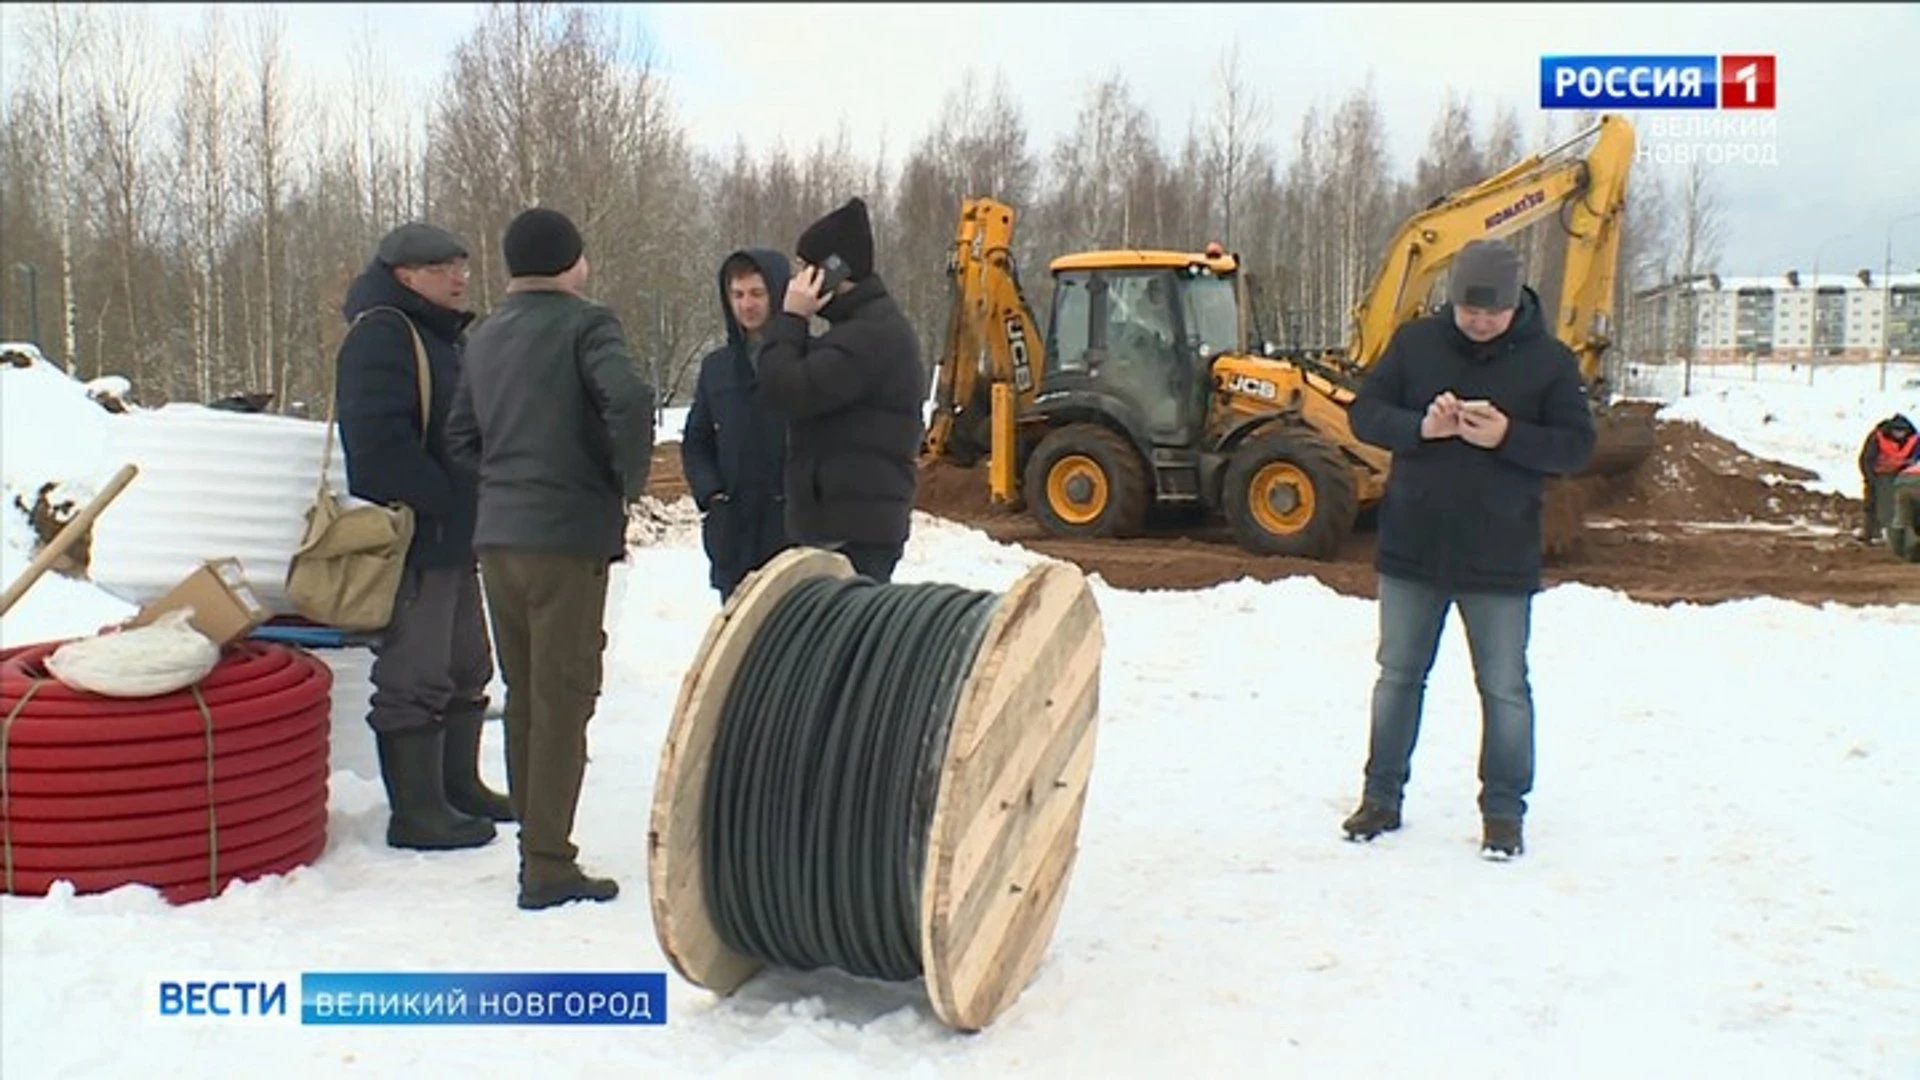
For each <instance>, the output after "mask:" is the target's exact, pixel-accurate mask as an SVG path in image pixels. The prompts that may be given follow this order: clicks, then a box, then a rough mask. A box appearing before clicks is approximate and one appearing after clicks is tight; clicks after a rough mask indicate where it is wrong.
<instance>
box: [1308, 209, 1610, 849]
mask: <svg viewBox="0 0 1920 1080" xmlns="http://www.w3.org/2000/svg"><path fill="white" fill-rule="evenodd" d="M1348 415H1349V420H1350V422H1351V423H1352V425H1353V432H1354V434H1355V435H1357V436H1359V437H1360V438H1361V439H1364V440H1366V441H1367V442H1369V443H1372V444H1374V445H1376V446H1380V447H1383V448H1385V449H1387V450H1390V451H1392V453H1393V468H1392V472H1391V475H1390V476H1389V478H1388V480H1387V492H1386V497H1385V499H1384V501H1383V502H1382V504H1381V507H1380V514H1379V539H1378V542H1377V546H1376V548H1375V560H1374V561H1375V568H1376V569H1377V570H1378V572H1379V593H1380V599H1379V619H1380V642H1379V649H1378V653H1379V655H1378V662H1379V665H1380V674H1379V678H1378V681H1377V682H1376V683H1375V685H1374V689H1373V697H1372V728H1371V733H1370V745H1369V749H1368V756H1367V763H1366V769H1365V779H1366V783H1365V789H1364V792H1363V794H1362V796H1361V803H1360V807H1359V809H1357V810H1356V811H1355V812H1354V813H1353V814H1352V816H1350V817H1348V818H1347V820H1346V821H1345V823H1344V824H1343V826H1342V828H1343V829H1344V831H1345V832H1346V834H1347V836H1348V838H1349V839H1365V840H1372V839H1373V838H1374V837H1376V836H1378V835H1380V834H1381V833H1383V832H1391V831H1393V830H1395V829H1398V828H1399V827H1400V808H1401V797H1402V794H1403V793H1404V790H1405V788H1406V785H1407V781H1408V778H1409V776H1410V774H1411V762H1412V757H1413V747H1414V741H1415V738H1416V737H1417V736H1418V734H1419V731H1420V718H1421V709H1422V704H1423V701H1424V697H1425V688H1426V681H1427V674H1428V672H1429V671H1430V670H1431V668H1432V667H1433V660H1434V654H1435V652H1436V651H1437V650H1438V648H1439V642H1440V636H1441V632H1442V631H1443V630H1444V628H1445V626H1446V619H1447V613H1448V611H1449V609H1451V608H1454V607H1458V608H1459V610H1460V620H1461V622H1462V623H1463V624H1464V625H1465V627H1466V634H1467V644H1468V647H1469V650H1470V652H1471V654H1472V661H1473V674H1474V681H1475V684H1476V686H1477V688H1478V690H1479V693H1480V707H1481V742H1480V769H1479V777H1480V784H1481V787H1480V798H1479V804H1480V814H1481V822H1482V834H1481V835H1482V840H1481V851H1482V854H1483V855H1485V856H1486V857H1488V858H1493V859H1505V858H1513V857H1515V856H1518V855H1519V854H1520V853H1521V852H1522V851H1523V850H1524V845H1523V843H1522V839H1521V831H1522V830H1521V821H1522V819H1523V818H1524V816H1525V814H1526V810H1527V804H1526V796H1527V794H1528V793H1529V792H1531V791H1532V789H1533V770H1534V757H1533V723H1534V711H1533V695H1532V690H1531V688H1530V684H1529V680H1528V673H1527V643H1528V639H1529V636H1530V632H1531V622H1532V606H1533V595H1534V594H1535V593H1536V592H1538V591H1539V590H1540V586H1541V581H1540V562H1541V559H1540V546H1541V537H1540V501H1541V489H1542V485H1543V481H1544V480H1545V478H1546V477H1548V476H1554V475H1562V476H1564V475H1568V474H1571V473H1575V472H1578V471H1579V470H1581V469H1582V468H1584V467H1585V466H1586V463H1587V459H1588V457H1589V455H1591V454H1592V452H1593V445H1594V440H1595V432H1594V425H1593V415H1592V413H1591V412H1590V411H1589V409H1588V405H1587V400H1586V395H1585V392H1584V388H1583V387H1582V385H1581V381H1580V368H1579V362H1578V360H1577V359H1576V358H1575V356H1574V355H1573V352H1572V350H1570V349H1568V348H1567V347H1566V346H1565V345H1563V344H1562V343H1561V342H1560V341H1559V340H1558V339H1557V338H1555V337H1554V336H1553V335H1552V334H1551V333H1549V332H1548V326H1547V320H1546V319H1545V317H1544V316H1543V315H1542V313H1541V306H1540V298H1539V296H1538V294H1536V293H1535V292H1534V291H1533V289H1531V288H1529V287H1528V286H1526V284H1525V283H1524V280H1523V278H1522V274H1521V263H1520V257H1519V255H1518V254H1517V253H1516V252H1515V251H1514V250H1513V248H1511V247H1510V246H1508V245H1507V244H1505V243H1504V242H1501V241H1498V240H1480V241H1474V242H1473V243H1470V244H1468V245H1467V246H1466V247H1465V248H1463V249H1462V250H1461V251H1460V254H1459V255H1458V256H1456V257H1455V259H1454V263H1453V269H1452V273H1451V276H1450V281H1449V287H1448V302H1447V303H1446V304H1444V305H1442V306H1441V308H1440V309H1439V310H1438V311H1437V312H1435V313H1434V314H1432V315H1428V316H1425V317H1423V318H1419V319H1415V320H1413V321H1412V322H1409V323H1407V324H1406V325H1405V326H1402V327H1401V328H1400V329H1399V331H1398V332H1397V333H1395V334H1394V336H1393V340H1392V341H1391V342H1390V343H1389V344H1388V346H1387V349H1386V352H1385V353H1384V354H1383V355H1382V356H1381V357H1380V360H1379V362H1378V363H1376V364H1375V365H1374V366H1373V369H1372V370H1371V371H1369V372H1368V373H1367V377H1366V380H1365V382H1364V383H1363V385H1362V386H1361V388H1360V392H1359V394H1358V396H1357V397H1356V399H1355V401H1354V403H1353V405H1352V406H1351V408H1350V409H1349V414H1348Z"/></svg>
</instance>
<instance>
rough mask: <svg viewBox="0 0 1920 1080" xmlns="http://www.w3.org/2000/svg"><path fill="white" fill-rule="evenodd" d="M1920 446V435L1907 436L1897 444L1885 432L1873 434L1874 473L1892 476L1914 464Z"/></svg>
mask: <svg viewBox="0 0 1920 1080" xmlns="http://www.w3.org/2000/svg"><path fill="white" fill-rule="evenodd" d="M1916 446H1920V433H1916V434H1913V435H1909V436H1907V437H1906V438H1905V439H1903V440H1901V441H1899V442H1895V441H1894V440H1893V439H1892V438H1890V437H1888V436H1887V434H1886V433H1885V432H1880V431H1876V432H1874V433H1873V448H1874V452H1875V453H1874V462H1873V471H1874V472H1875V473H1876V474H1878V475H1881V476H1891V475H1892V474H1894V473H1897V472H1899V471H1901V469H1902V468H1903V467H1904V466H1906V465H1908V464H1910V463H1912V461H1913V451H1914V448H1915V447H1916Z"/></svg>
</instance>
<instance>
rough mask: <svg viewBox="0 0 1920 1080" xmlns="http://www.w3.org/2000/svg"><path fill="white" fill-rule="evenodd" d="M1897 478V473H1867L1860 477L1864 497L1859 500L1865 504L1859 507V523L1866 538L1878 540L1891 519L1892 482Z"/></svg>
mask: <svg viewBox="0 0 1920 1080" xmlns="http://www.w3.org/2000/svg"><path fill="white" fill-rule="evenodd" d="M1898 479H1899V475H1898V474H1896V473H1888V474H1884V475H1881V474H1874V473H1869V474H1867V475H1865V476H1862V477H1861V478H1860V480H1861V484H1860V486H1861V487H1862V488H1863V489H1864V491H1863V492H1862V495H1863V496H1864V497H1863V498H1862V500H1861V501H1862V502H1864V503H1865V504H1866V505H1865V506H1864V507H1862V508H1861V509H1862V510H1863V511H1864V515H1863V518H1862V520H1861V523H1860V525H1861V529H1862V530H1863V531H1864V532H1865V533H1866V537H1867V539H1868V540H1878V539H1879V538H1880V533H1881V530H1883V529H1885V528H1886V527H1887V525H1888V523H1889V522H1891V521H1892V520H1893V511H1894V508H1895V505H1896V504H1895V502H1894V499H1893V484H1894V481H1896V480H1898Z"/></svg>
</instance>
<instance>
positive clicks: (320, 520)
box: [286, 307, 433, 631]
mask: <svg viewBox="0 0 1920 1080" xmlns="http://www.w3.org/2000/svg"><path fill="white" fill-rule="evenodd" d="M376 311H391V312H393V313H394V314H395V315H398V316H400V319H401V321H402V322H404V323H406V324H407V332H408V333H409V334H410V335H412V337H413V362H414V374H415V379H416V382H417V383H418V385H419V390H420V439H421V442H422V443H423V444H424V443H425V442H426V438H427V428H428V423H429V419H430V417H431V416H432V412H431V408H432V402H433V382H432V373H431V371H430V369H429V368H428V366H427V348H426V343H425V342H423V341H421V340H420V331H419V330H418V329H417V328H415V327H414V325H413V320H412V319H410V318H408V317H407V315H406V313H405V312H403V311H401V310H400V309H398V308H393V307H375V308H368V309H367V310H366V311H363V312H361V313H360V314H359V315H358V316H356V317H355V318H354V320H353V325H354V326H358V325H359V324H360V320H361V319H364V318H366V317H367V316H368V315H371V314H373V313H374V312H376ZM333 429H334V402H333V399H332V397H331V396H330V397H329V399H328V402H327V439H326V449H325V450H324V451H323V452H322V453H321V456H320V488H319V490H318V491H317V492H316V493H315V494H314V497H313V506H311V507H310V508H308V510H307V515H306V520H307V526H306V532H305V534H304V535H303V536H302V537H301V540H300V546H299V547H298V548H297V549H295V551H294V553H293V557H292V559H290V560H289V561H288V563H287V579H286V587H287V600H288V602H289V603H291V604H292V605H293V609H294V610H295V611H297V612H299V613H300V614H301V615H302V616H303V617H305V618H308V619H311V620H312V621H314V622H316V623H319V624H320V625H322V626H330V627H333V628H335V629H339V630H349V631H367V630H378V629H380V628H382V627H384V626H386V625H387V624H388V623H389V622H391V621H392V619H393V605H394V600H395V598H396V597H397V596H398V595H399V592H400V580H401V577H402V575H403V574H404V573H405V571H406V561H407V548H408V547H409V546H410V545H411V544H412V543H413V530H414V517H413V509H412V508H411V507H409V506H407V505H405V504H403V503H395V504H393V505H391V506H356V507H353V508H351V509H349V508H347V507H346V506H343V505H342V503H341V500H340V499H339V498H337V497H336V496H335V495H334V494H333V491H332V490H331V489H330V488H329V487H328V486H327V472H328V469H329V467H330V466H331V465H332V464H333Z"/></svg>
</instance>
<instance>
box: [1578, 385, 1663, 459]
mask: <svg viewBox="0 0 1920 1080" xmlns="http://www.w3.org/2000/svg"><path fill="white" fill-rule="evenodd" d="M1656 407H1657V406H1654V405H1652V404H1643V403H1639V402H1635V403H1631V404H1625V405H1613V406H1609V407H1607V408H1604V409H1600V410H1597V411H1596V412H1595V413H1594V417H1593V422H1594V429H1595V432H1596V434H1597V435H1598V438H1597V439H1596V440H1595V441H1594V446H1593V456H1592V457H1591V458H1589V459H1588V461H1587V467H1586V468H1585V469H1584V470H1582V471H1581V473H1580V475H1581V476H1608V477H1612V476H1624V475H1626V474H1628V473H1631V472H1633V471H1634V470H1636V469H1638V468H1639V467H1640V466H1641V465H1643V464H1645V463H1646V461H1647V459H1648V458H1650V457H1652V456H1653V450H1654V442H1655V440H1654V430H1653V412H1654V409H1655V408H1656Z"/></svg>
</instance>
